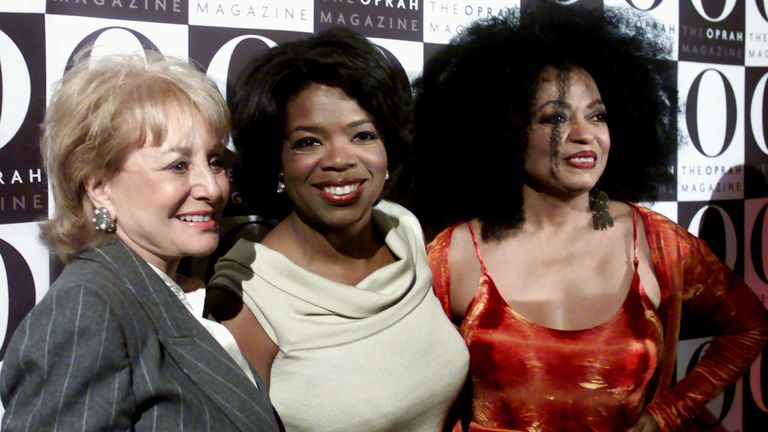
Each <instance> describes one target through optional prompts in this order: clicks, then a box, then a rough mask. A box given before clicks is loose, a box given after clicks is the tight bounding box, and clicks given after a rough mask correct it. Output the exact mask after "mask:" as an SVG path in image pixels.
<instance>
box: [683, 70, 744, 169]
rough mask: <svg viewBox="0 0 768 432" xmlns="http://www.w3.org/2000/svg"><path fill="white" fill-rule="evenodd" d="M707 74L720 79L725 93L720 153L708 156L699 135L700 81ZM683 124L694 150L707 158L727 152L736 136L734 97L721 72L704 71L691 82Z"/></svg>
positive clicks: (731, 88)
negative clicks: (723, 127) (723, 130)
mask: <svg viewBox="0 0 768 432" xmlns="http://www.w3.org/2000/svg"><path fill="white" fill-rule="evenodd" d="M709 72H713V73H715V74H717V76H719V77H720V80H721V82H722V83H723V91H724V93H725V134H724V135H725V136H724V139H723V141H724V142H723V145H722V146H721V148H720V151H719V152H717V153H715V154H708V153H707V152H706V150H704V147H703V145H702V143H701V139H700V135H699V106H698V103H699V91H700V87H701V81H702V79H703V78H704V76H705V75H706V74H707V73H709ZM685 123H686V125H687V127H688V135H689V136H690V138H691V142H692V143H693V145H694V147H696V150H698V151H699V153H701V154H702V155H704V156H706V157H709V158H716V157H718V156H720V155H721V154H723V153H725V151H726V150H728V147H730V145H731V141H733V136H734V135H735V134H736V95H735V93H734V91H733V87H731V83H730V82H729V81H728V78H726V77H725V75H723V73H722V72H720V71H718V70H717V69H706V70H704V71H702V72H701V73H700V74H699V75H697V76H696V78H695V79H694V80H693V83H692V84H691V88H690V89H689V90H688V97H687V99H686V106H685Z"/></svg>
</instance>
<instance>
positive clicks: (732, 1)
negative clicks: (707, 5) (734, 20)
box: [691, 0, 736, 22]
mask: <svg viewBox="0 0 768 432" xmlns="http://www.w3.org/2000/svg"><path fill="white" fill-rule="evenodd" d="M702 1H703V0H691V3H692V4H693V8H694V9H696V12H698V13H699V15H700V16H701V17H702V18H704V19H705V20H707V21H709V22H720V21H722V20H724V19H726V18H728V16H729V15H730V14H731V12H733V8H734V7H736V0H725V2H724V3H723V10H722V11H721V12H720V15H718V16H716V17H711V16H709V15H708V14H707V11H706V10H704V5H703V4H702Z"/></svg>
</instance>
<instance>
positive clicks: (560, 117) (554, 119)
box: [539, 113, 568, 125]
mask: <svg viewBox="0 0 768 432" xmlns="http://www.w3.org/2000/svg"><path fill="white" fill-rule="evenodd" d="M567 121H568V117H566V116H565V114H561V113H552V114H547V115H545V116H542V117H541V119H540V120H539V122H540V123H543V124H548V125H558V124H563V123H565V122H567Z"/></svg>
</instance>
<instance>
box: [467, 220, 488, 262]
mask: <svg viewBox="0 0 768 432" xmlns="http://www.w3.org/2000/svg"><path fill="white" fill-rule="evenodd" d="M467 228H469V235H471V236H472V244H474V245H475V253H476V254H477V260H478V261H479V262H480V268H481V269H482V270H483V273H488V272H487V271H486V269H485V263H484V262H483V254H481V253H480V246H479V245H478V244H477V236H475V230H474V228H472V221H471V220H468V221H467Z"/></svg>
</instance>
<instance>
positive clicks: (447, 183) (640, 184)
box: [413, 2, 678, 240]
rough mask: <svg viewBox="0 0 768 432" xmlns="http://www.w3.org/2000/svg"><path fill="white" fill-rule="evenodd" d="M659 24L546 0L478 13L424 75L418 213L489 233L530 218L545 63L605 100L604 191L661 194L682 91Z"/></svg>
mask: <svg viewBox="0 0 768 432" xmlns="http://www.w3.org/2000/svg"><path fill="white" fill-rule="evenodd" d="M670 46H671V43H669V38H668V36H667V35H666V34H665V33H664V31H663V28H662V27H661V26H660V25H659V24H658V23H657V22H655V21H654V20H652V19H651V18H648V17H647V16H645V15H640V14H636V13H631V12H629V11H628V10H626V9H616V8H605V9H590V8H582V7H573V6H570V7H569V6H562V5H558V4H556V3H554V2H548V3H541V4H540V5H539V6H537V7H533V8H530V9H523V10H522V11H520V10H518V9H509V10H507V11H506V12H505V13H503V14H501V15H499V16H496V17H492V18H488V19H485V20H480V21H478V22H476V23H474V24H473V25H471V26H469V27H468V28H467V29H466V30H465V31H464V32H463V33H461V34H459V35H458V36H457V37H456V38H454V39H453V40H452V41H451V43H450V44H448V45H446V46H445V47H444V48H442V49H441V50H440V51H438V52H437V53H436V54H435V55H434V56H433V57H432V58H430V60H429V61H428V62H427V64H426V66H425V68H424V72H423V75H422V76H421V77H420V78H419V79H418V80H417V82H416V83H415V85H414V87H415V90H416V108H415V118H416V120H415V121H416V123H415V135H414V150H415V157H414V159H415V163H414V164H415V166H414V169H413V172H414V176H415V180H414V185H415V186H414V187H415V197H416V198H415V211H416V214H417V215H418V216H419V218H420V219H421V220H422V223H424V224H425V225H427V226H430V227H432V228H434V229H437V230H439V229H441V228H443V227H445V226H447V225H449V224H452V223H456V222H459V221H463V220H468V219H472V218H478V219H479V220H480V221H481V222H482V223H483V230H482V236H483V238H484V239H496V240H501V239H503V238H504V237H505V236H506V235H507V234H509V233H510V232H511V231H512V230H514V229H515V228H517V227H519V226H521V225H522V223H523V222H524V220H525V215H524V213H523V197H522V188H523V184H524V180H525V171H524V168H523V167H524V154H525V151H526V146H527V141H528V138H527V135H528V130H529V126H530V121H531V104H532V101H533V100H534V98H535V95H536V92H537V90H538V82H539V81H538V78H539V74H540V73H541V71H542V70H543V69H544V68H545V67H546V66H554V67H555V68H557V69H561V70H570V69H573V68H574V67H578V68H581V69H584V70H585V71H587V72H588V73H589V74H590V75H591V76H592V78H593V79H594V80H595V82H596V84H597V86H598V89H599V90H600V94H601V97H602V99H603V102H604V103H605V106H606V109H607V112H608V116H609V121H608V124H609V128H610V138H611V143H612V145H611V153H610V159H609V162H608V165H607V167H606V170H605V172H604V173H603V175H602V177H601V178H600V189H601V190H604V191H605V192H606V193H608V195H609V196H610V197H611V198H612V199H619V200H628V201H653V200H654V199H655V198H656V193H657V190H658V186H659V185H660V184H661V183H663V182H667V181H670V179H671V173H670V170H669V166H670V163H671V161H672V156H673V154H674V151H675V149H676V147H677V143H678V135H677V127H676V116H677V90H676V86H675V81H674V74H673V73H672V71H673V68H672V65H673V63H672V62H671V61H670V60H668V55H669V50H670Z"/></svg>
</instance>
